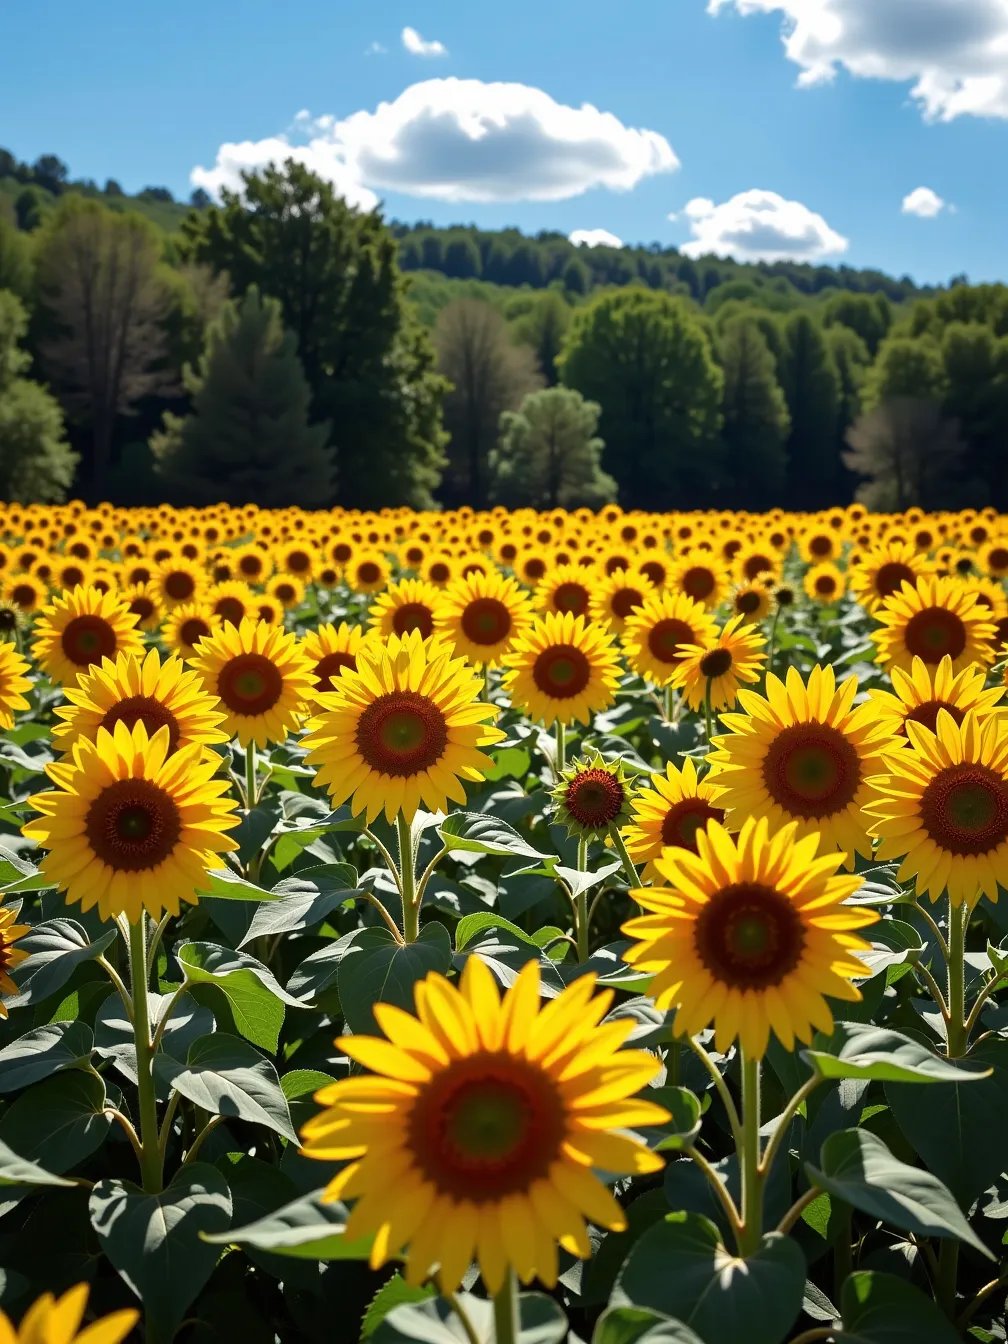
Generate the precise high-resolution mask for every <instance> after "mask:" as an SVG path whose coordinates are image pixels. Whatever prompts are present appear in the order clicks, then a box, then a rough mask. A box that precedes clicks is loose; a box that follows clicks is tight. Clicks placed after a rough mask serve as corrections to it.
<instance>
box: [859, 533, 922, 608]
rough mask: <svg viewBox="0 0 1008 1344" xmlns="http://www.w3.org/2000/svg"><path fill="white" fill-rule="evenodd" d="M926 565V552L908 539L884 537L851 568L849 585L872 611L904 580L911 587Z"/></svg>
mask: <svg viewBox="0 0 1008 1344" xmlns="http://www.w3.org/2000/svg"><path fill="white" fill-rule="evenodd" d="M929 568H930V566H929V565H928V562H927V559H926V558H925V556H923V555H922V554H921V553H920V551H919V550H918V549H917V548H916V547H915V546H913V545H911V544H910V543H909V542H906V541H883V542H881V543H880V544H879V545H878V546H875V547H873V548H872V549H871V550H869V551H867V552H866V553H865V554H864V555H863V556H862V557H861V560H860V563H859V564H858V565H857V566H856V567H853V568H851V569H850V589H851V592H852V593H853V594H854V596H855V597H856V598H857V600H858V601H859V602H860V603H861V605H862V606H863V607H864V609H865V611H867V612H875V611H876V610H877V609H878V608H879V607H880V606H881V605H882V603H883V602H884V601H885V600H886V598H889V597H892V596H893V594H894V593H898V592H899V591H900V589H901V588H902V587H903V585H904V583H909V584H910V586H911V587H913V585H914V584H915V583H916V582H917V580H918V578H920V577H921V575H923V574H927V573H928V570H929Z"/></svg>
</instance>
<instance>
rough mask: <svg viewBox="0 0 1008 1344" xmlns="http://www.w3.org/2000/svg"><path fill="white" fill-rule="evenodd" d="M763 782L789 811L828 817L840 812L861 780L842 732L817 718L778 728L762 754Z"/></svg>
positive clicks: (854, 755) (796, 814) (854, 754)
mask: <svg viewBox="0 0 1008 1344" xmlns="http://www.w3.org/2000/svg"><path fill="white" fill-rule="evenodd" d="M763 782H764V784H765V785H766V789H767V792H768V793H769V795H770V798H771V801H773V802H775V803H778V804H779V805H780V806H781V807H782V808H783V809H784V811H785V812H787V813H788V814H789V815H790V816H792V817H803V818H805V819H809V818H812V817H829V816H833V815H834V814H835V813H837V812H842V811H843V810H844V808H845V807H848V806H849V805H850V804H851V803H852V802H853V801H854V797H855V795H856V794H857V791H858V788H859V787H860V784H861V763H860V760H859V759H858V754H857V751H856V750H855V749H854V747H853V745H852V744H851V743H850V742H848V741H847V739H846V738H845V737H844V735H843V733H841V732H839V731H838V730H837V729H836V728H831V727H829V726H828V725H826V724H822V723H796V724H794V725H792V726H791V727H789V728H782V729H781V731H780V732H779V733H778V734H777V736H776V737H775V738H774V740H773V741H772V742H771V743H770V747H769V749H768V750H767V753H766V756H765V757H764V758H763Z"/></svg>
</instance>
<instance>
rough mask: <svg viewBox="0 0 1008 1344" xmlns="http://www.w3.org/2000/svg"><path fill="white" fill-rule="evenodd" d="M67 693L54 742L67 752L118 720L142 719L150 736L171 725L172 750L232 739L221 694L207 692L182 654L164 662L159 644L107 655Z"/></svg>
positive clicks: (129, 723)
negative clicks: (138, 654)
mask: <svg viewBox="0 0 1008 1344" xmlns="http://www.w3.org/2000/svg"><path fill="white" fill-rule="evenodd" d="M66 698H67V702H68V703H67V704H66V705H62V706H59V707H58V708H57V709H56V716H57V718H59V719H61V720H62V722H61V723H58V724H57V725H56V726H55V727H54V728H53V743H54V745H55V746H57V747H58V748H59V749H60V751H63V752H68V751H71V750H72V749H73V746H74V743H75V742H77V741H78V740H79V739H80V738H82V737H86V738H88V739H89V740H91V741H94V740H95V738H96V737H97V735H98V730H99V728H106V729H108V731H109V732H112V731H113V730H114V728H115V725H116V724H117V723H125V725H126V727H127V728H129V729H130V730H131V731H132V728H133V725H134V724H135V723H142V724H143V725H144V727H145V728H146V729H147V736H148V738H153V737H154V734H155V733H156V732H157V731H158V729H159V728H163V727H167V729H168V754H169V755H171V754H172V753H173V752H176V751H179V750H181V749H182V748H183V747H188V746H190V745H191V744H192V743H194V742H199V743H202V744H203V745H204V746H212V745H213V744H214V743H221V742H226V741H227V734H226V733H223V732H221V730H220V725H221V724H222V723H223V721H224V715H223V714H221V713H220V712H219V711H218V708H217V699H216V697H215V696H212V695H208V694H207V692H206V690H205V689H204V687H203V683H202V682H201V681H200V679H199V678H198V677H197V676H196V674H195V672H189V671H186V669H185V667H184V666H183V664H182V662H181V660H180V659H179V658H176V657H174V656H172V657H169V658H166V659H165V660H164V661H163V662H162V660H161V655H160V654H159V653H158V651H157V649H150V650H149V651H148V653H147V655H146V657H144V658H138V657H136V656H135V655H134V654H125V653H121V654H120V655H119V656H118V658H117V659H116V660H115V662H114V663H113V662H112V661H111V660H110V659H106V660H105V661H104V662H103V663H102V665H101V667H93V668H91V669H90V671H88V672H87V673H84V674H83V675H82V676H81V677H80V678H79V679H78V682H77V685H76V687H67V690H66Z"/></svg>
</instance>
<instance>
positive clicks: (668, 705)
mask: <svg viewBox="0 0 1008 1344" xmlns="http://www.w3.org/2000/svg"><path fill="white" fill-rule="evenodd" d="M672 694H673V692H672V687H671V686H666V687H665V722H666V723H671V722H672Z"/></svg>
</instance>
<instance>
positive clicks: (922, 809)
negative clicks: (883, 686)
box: [867, 709, 1008, 908]
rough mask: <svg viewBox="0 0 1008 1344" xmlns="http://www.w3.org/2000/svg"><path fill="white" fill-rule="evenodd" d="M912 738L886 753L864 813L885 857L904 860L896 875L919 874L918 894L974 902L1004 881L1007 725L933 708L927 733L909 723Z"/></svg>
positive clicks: (1007, 862) (1007, 877) (1007, 858)
mask: <svg viewBox="0 0 1008 1344" xmlns="http://www.w3.org/2000/svg"><path fill="white" fill-rule="evenodd" d="M906 729H907V736H908V738H909V739H910V741H909V743H908V744H906V745H904V746H903V747H902V749H898V750H895V751H892V752H889V753H888V754H887V755H886V758H885V764H884V766H883V769H884V770H885V773H884V774H882V775H879V776H878V777H876V778H874V779H873V780H872V784H873V785H874V787H875V791H876V797H875V799H874V801H873V802H872V803H871V804H870V805H869V807H868V809H867V810H868V812H869V813H870V814H871V815H872V817H873V818H875V820H874V824H873V825H872V827H871V833H872V835H874V836H875V837H876V838H877V839H879V840H881V842H882V843H881V845H880V846H879V848H878V857H879V859H880V860H882V861H883V862H885V861H887V860H890V859H902V860H903V862H902V864H901V865H900V868H899V871H898V873H897V874H896V877H897V881H899V882H905V881H907V880H908V879H909V878H911V877H913V878H916V885H917V894H918V895H924V894H925V893H929V894H930V896H931V899H932V901H936V900H937V899H938V897H939V896H940V895H941V894H942V892H943V891H945V890H947V891H948V894H949V900H950V901H951V902H952V904H953V905H957V906H958V905H961V904H962V902H963V901H965V902H966V903H967V905H969V906H970V907H971V908H972V907H973V906H974V905H976V903H977V901H979V899H980V896H981V894H984V895H986V896H989V897H990V899H991V900H992V901H996V900H997V898H998V885H999V884H1000V885H1001V886H1008V725H1006V724H1005V722H1004V720H1003V719H1002V718H1001V717H1000V716H996V715H991V716H990V717H988V718H987V719H984V720H981V719H979V718H978V717H977V714H976V712H975V711H974V710H970V711H969V712H968V713H967V714H966V716H965V718H964V719H963V721H962V723H956V721H955V719H954V718H953V717H952V715H951V714H950V713H949V712H948V711H947V710H944V709H943V710H940V711H939V713H938V718H937V723H936V729H935V731H934V732H932V731H931V730H930V729H929V728H925V727H924V725H923V724H921V723H915V722H913V721H912V720H911V721H910V722H909V723H907V725H906Z"/></svg>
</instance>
